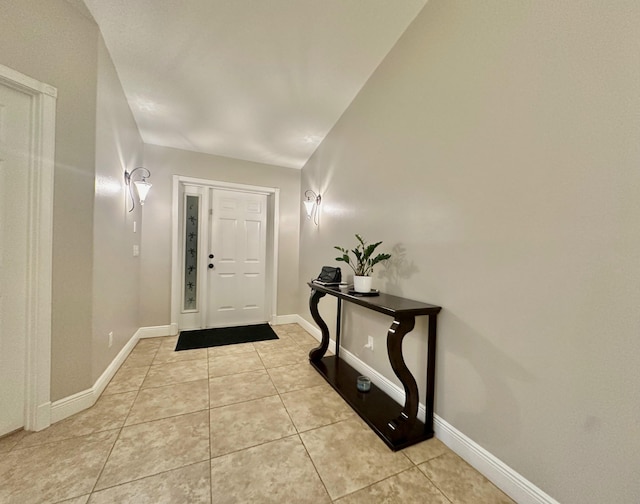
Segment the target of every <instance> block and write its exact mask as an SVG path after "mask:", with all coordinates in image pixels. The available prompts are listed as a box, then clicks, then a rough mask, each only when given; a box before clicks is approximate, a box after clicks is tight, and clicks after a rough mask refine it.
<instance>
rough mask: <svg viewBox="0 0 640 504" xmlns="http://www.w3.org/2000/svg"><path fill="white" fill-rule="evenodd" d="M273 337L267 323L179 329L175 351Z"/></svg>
mask: <svg viewBox="0 0 640 504" xmlns="http://www.w3.org/2000/svg"><path fill="white" fill-rule="evenodd" d="M273 339H278V336H277V335H276V333H275V332H273V329H271V326H270V325H269V324H257V325H248V326H237V327H218V328H216V329H195V330H193V331H180V336H178V344H177V345H176V352H178V351H180V350H193V349H194V348H208V347H215V346H223V345H234V344H236V343H250V342H253V341H265V340H273Z"/></svg>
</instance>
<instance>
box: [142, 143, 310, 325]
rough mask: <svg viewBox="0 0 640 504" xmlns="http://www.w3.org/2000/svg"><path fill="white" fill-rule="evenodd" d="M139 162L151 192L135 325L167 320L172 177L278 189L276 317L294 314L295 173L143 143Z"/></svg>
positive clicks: (145, 211)
mask: <svg viewBox="0 0 640 504" xmlns="http://www.w3.org/2000/svg"><path fill="white" fill-rule="evenodd" d="M144 159H145V164H146V166H147V167H148V168H149V169H150V170H151V172H152V178H151V179H149V182H151V183H153V188H152V189H151V192H150V193H149V196H148V198H147V201H146V202H145V205H144V209H143V214H144V221H145V229H144V233H143V236H142V252H141V253H142V261H141V295H140V316H141V320H140V325H141V326H143V327H145V326H157V325H165V324H169V323H170V319H171V314H170V309H171V198H172V177H173V175H183V176H188V177H197V178H204V179H210V180H217V181H222V182H234V183H239V184H249V185H257V186H265V187H278V188H280V229H279V260H278V306H277V314H278V315H289V314H292V313H296V310H297V307H298V297H297V294H298V238H299V218H300V206H301V204H300V199H299V194H300V171H299V170H293V169H291V168H282V167H278V166H272V165H264V164H260V163H253V162H249V161H242V160H238V159H231V158H225V157H219V156H211V155H208V154H199V153H196V152H188V151H183V150H179V149H172V148H166V147H158V146H154V145H145V149H144Z"/></svg>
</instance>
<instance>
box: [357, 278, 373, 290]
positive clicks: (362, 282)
mask: <svg viewBox="0 0 640 504" xmlns="http://www.w3.org/2000/svg"><path fill="white" fill-rule="evenodd" d="M372 280H373V278H372V277H370V276H354V277H353V290H354V291H356V292H371V281H372Z"/></svg>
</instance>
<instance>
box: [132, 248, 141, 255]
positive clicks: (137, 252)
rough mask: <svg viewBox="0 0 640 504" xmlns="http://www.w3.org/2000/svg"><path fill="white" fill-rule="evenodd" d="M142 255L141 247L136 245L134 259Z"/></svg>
mask: <svg viewBox="0 0 640 504" xmlns="http://www.w3.org/2000/svg"><path fill="white" fill-rule="evenodd" d="M139 255H140V246H139V245H134V246H133V257H138V256H139Z"/></svg>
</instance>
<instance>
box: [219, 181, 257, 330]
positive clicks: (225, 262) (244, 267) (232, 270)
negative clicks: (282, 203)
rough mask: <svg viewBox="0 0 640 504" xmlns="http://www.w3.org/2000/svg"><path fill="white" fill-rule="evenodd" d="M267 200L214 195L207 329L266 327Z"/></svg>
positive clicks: (221, 193) (222, 193)
mask: <svg viewBox="0 0 640 504" xmlns="http://www.w3.org/2000/svg"><path fill="white" fill-rule="evenodd" d="M266 218H267V196H266V195H264V194H252V193H246V192H240V191H238V192H236V191H228V190H222V189H212V215H211V237H210V253H211V254H212V255H213V256H214V257H213V259H211V260H210V261H211V262H210V264H212V265H213V267H212V268H209V270H208V276H207V280H208V284H209V285H208V299H209V302H208V311H207V327H220V326H230V325H244V324H255V323H260V322H265V321H267V320H268V316H267V313H266V311H267V310H266V306H265V302H266V277H265V273H266V267H265V259H266Z"/></svg>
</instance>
